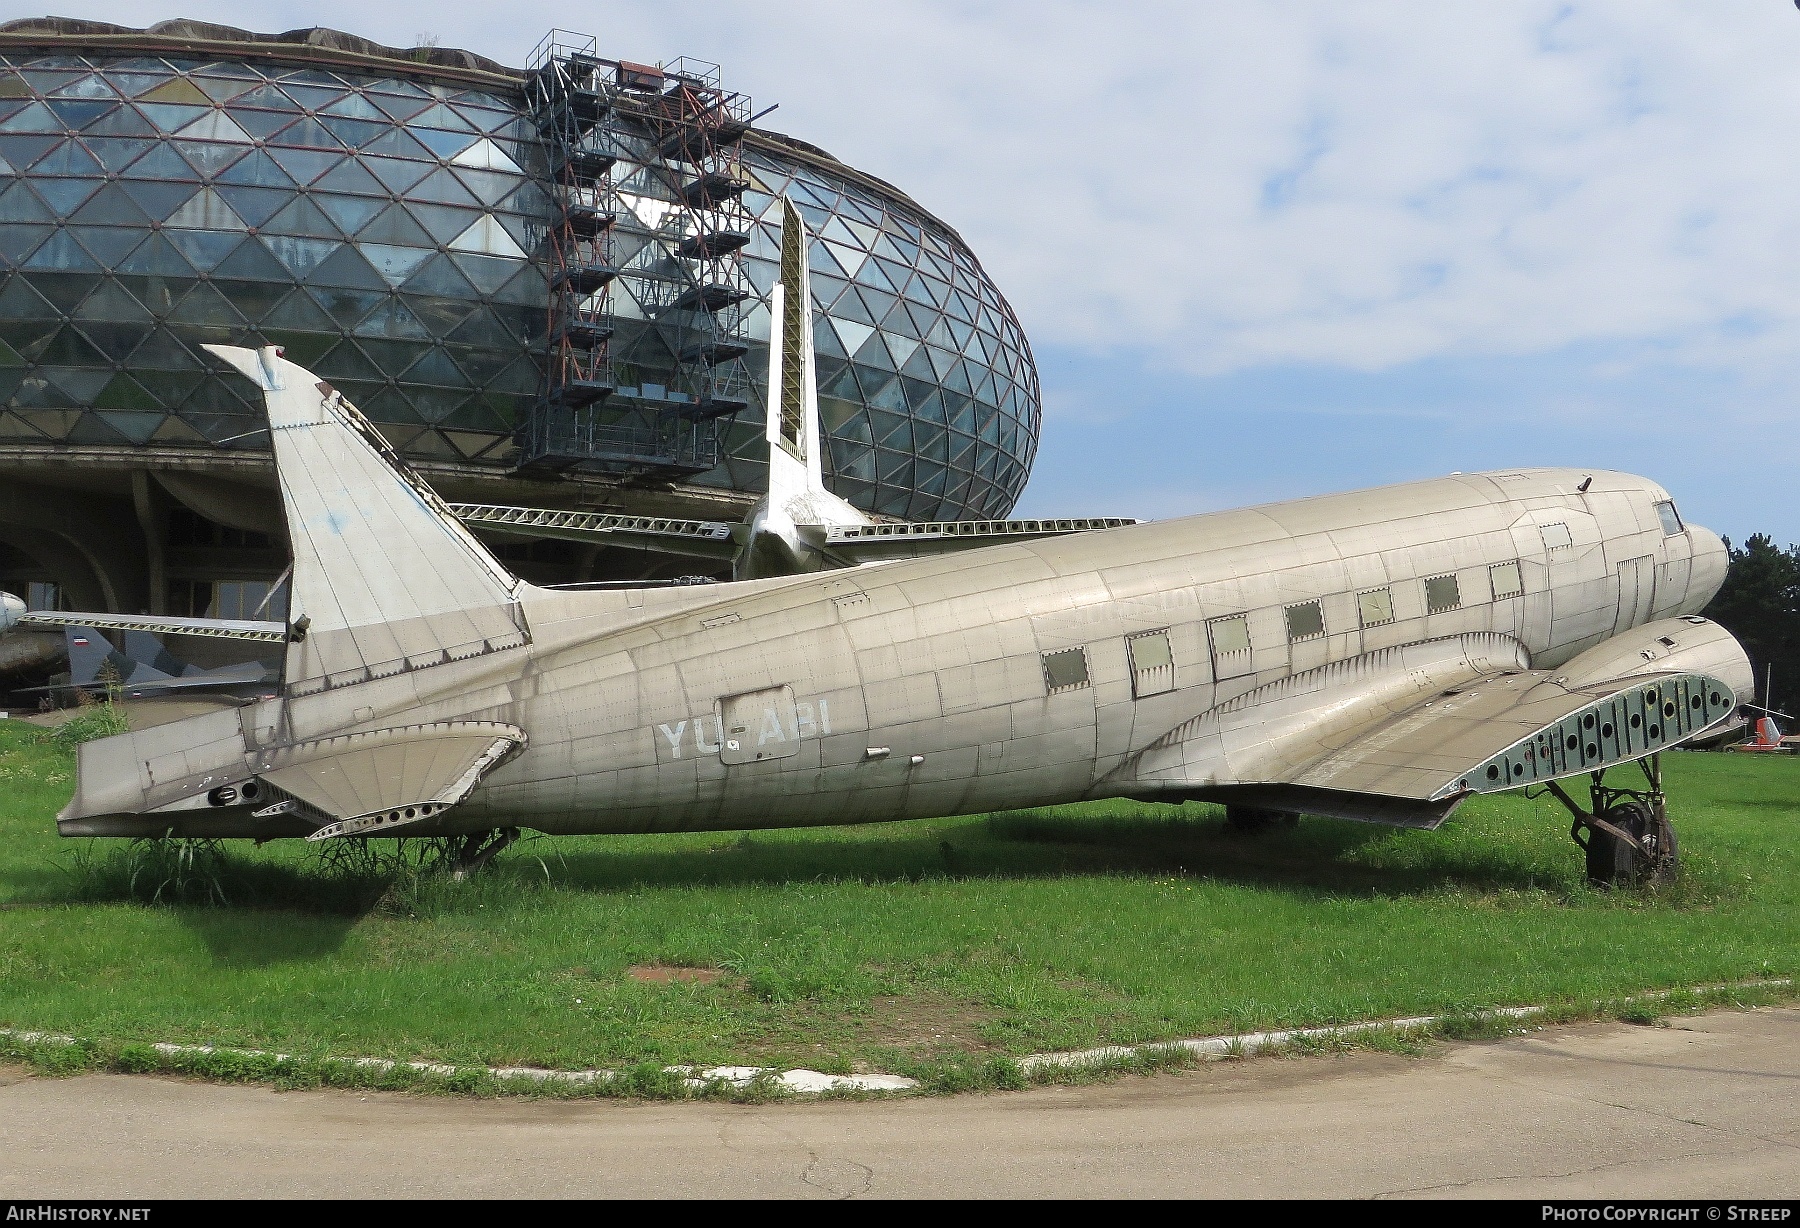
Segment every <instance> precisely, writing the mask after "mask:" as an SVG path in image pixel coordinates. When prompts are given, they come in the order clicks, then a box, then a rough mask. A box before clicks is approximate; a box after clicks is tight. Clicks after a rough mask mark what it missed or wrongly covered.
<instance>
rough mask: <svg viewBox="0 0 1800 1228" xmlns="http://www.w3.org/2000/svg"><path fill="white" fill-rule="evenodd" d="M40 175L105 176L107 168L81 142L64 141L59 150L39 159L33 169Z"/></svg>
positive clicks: (54, 150)
mask: <svg viewBox="0 0 1800 1228" xmlns="http://www.w3.org/2000/svg"><path fill="white" fill-rule="evenodd" d="M32 170H33V173H35V174H38V175H104V174H105V173H106V168H105V167H103V166H101V165H100V163H99V161H98V160H97V159H96V158H95V157H94V155H93V154H91V153H89V152H88V151H87V150H86V149H85V148H83V146H82V144H81V142H80V141H64V142H63V143H62V145H61V146H60V147H59V148H56V149H53V150H51V151H50V152H49V153H48V154H46V155H45V156H44V157H43V158H41V159H39V160H38V162H37V164H36V165H35V166H34V167H33V168H32Z"/></svg>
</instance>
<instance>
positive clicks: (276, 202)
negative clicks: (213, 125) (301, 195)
mask: <svg viewBox="0 0 1800 1228" xmlns="http://www.w3.org/2000/svg"><path fill="white" fill-rule="evenodd" d="M204 148H208V149H224V148H225V146H223V145H210V146H205V147H204ZM214 190H215V191H216V192H218V194H219V198H220V199H221V200H223V201H224V202H225V203H226V204H228V205H230V206H231V209H232V212H234V213H236V214H237V215H238V216H239V217H241V218H243V219H244V221H245V223H246V224H248V225H250V226H254V227H257V228H259V229H260V228H261V227H263V226H264V225H266V224H267V223H268V220H269V219H270V218H272V217H274V216H275V214H276V213H277V212H278V211H280V210H281V209H282V208H283V207H284V206H286V205H288V204H290V203H291V202H292V201H293V199H294V194H293V193H292V192H286V191H282V190H281V189H280V188H240V187H236V186H221V187H219V188H215V189H214Z"/></svg>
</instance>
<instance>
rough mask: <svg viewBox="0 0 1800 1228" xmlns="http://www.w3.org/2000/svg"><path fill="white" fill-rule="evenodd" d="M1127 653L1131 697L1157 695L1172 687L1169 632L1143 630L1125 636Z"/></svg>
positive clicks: (1173, 686) (1173, 676) (1172, 667)
mask: <svg viewBox="0 0 1800 1228" xmlns="http://www.w3.org/2000/svg"><path fill="white" fill-rule="evenodd" d="M1125 651H1126V652H1127V653H1129V654H1130V656H1131V697H1132V698H1133V699H1142V698H1144V697H1145V696H1146V695H1161V694H1163V693H1164V692H1165V691H1173V690H1174V689H1175V654H1174V652H1173V651H1172V650H1171V649H1170V648H1169V632H1168V630H1167V629H1166V628H1165V629H1164V630H1161V631H1145V632H1143V633H1142V634H1139V635H1129V636H1126V637H1125Z"/></svg>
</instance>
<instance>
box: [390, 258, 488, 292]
mask: <svg viewBox="0 0 1800 1228" xmlns="http://www.w3.org/2000/svg"><path fill="white" fill-rule="evenodd" d="M405 289H406V290H407V292H408V293H411V294H430V295H435V296H437V297H439V298H458V299H460V298H468V299H472V298H475V297H476V291H475V287H474V286H473V285H471V284H470V282H469V279H468V278H467V277H464V276H463V275H462V272H461V270H459V269H458V268H457V267H456V265H455V264H453V263H452V262H451V260H450V257H448V256H445V255H442V254H439V255H436V256H434V257H433V258H432V259H430V260H428V261H426V262H425V265H424V267H423V268H421V269H420V270H419V271H418V272H417V273H414V274H413V275H412V276H411V277H409V278H407V280H406V285H405Z"/></svg>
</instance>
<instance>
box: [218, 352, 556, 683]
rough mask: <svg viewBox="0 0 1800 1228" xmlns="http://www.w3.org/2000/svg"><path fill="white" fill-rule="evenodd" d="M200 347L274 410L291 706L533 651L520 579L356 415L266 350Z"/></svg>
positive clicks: (317, 382) (271, 414) (314, 381)
mask: <svg viewBox="0 0 1800 1228" xmlns="http://www.w3.org/2000/svg"><path fill="white" fill-rule="evenodd" d="M206 348H207V349H209V350H211V351H212V352H213V353H214V354H216V355H217V356H218V357H220V358H222V359H224V360H225V361H226V362H228V363H230V364H231V365H232V366H233V367H235V368H236V369H237V370H238V371H240V372H241V373H242V374H244V375H245V376H246V377H248V378H249V379H250V380H251V381H252V382H254V383H255V384H256V385H257V386H258V387H259V388H261V389H262V392H263V398H264V400H265V402H266V403H267V405H268V414H269V433H270V435H271V437H272V440H273V445H274V450H275V462H276V469H277V471H278V473H279V475H280V480H281V499H282V507H283V510H284V512H285V514H286V517H287V527H288V537H289V540H290V544H291V546H292V549H293V556H294V573H293V582H292V584H293V587H292V589H291V593H292V598H291V602H290V609H289V625H290V627H291V628H292V629H293V634H292V637H291V638H292V642H291V643H290V644H289V645H288V650H287V663H286V664H287V668H286V682H287V690H288V694H289V695H290V696H300V695H306V694H311V693H314V692H316V691H322V690H327V689H330V688H331V687H334V686H341V685H348V684H351V683H356V682H363V681H367V680H369V679H371V678H379V677H385V676H386V675H388V674H393V673H398V672H401V671H403V670H412V669H420V668H425V667H428V666H432V665H440V664H444V663H446V662H449V661H457V660H463V659H465V658H467V657H471V656H478V655H481V654H483V653H487V652H494V651H499V650H502V649H506V648H512V647H517V646H519V645H521V644H524V643H526V642H527V641H528V638H529V637H528V634H527V631H526V627H525V622H524V618H523V616H522V614H521V613H520V610H519V602H518V596H519V590H520V587H521V586H520V583H519V581H518V580H516V579H515V578H514V577H513V576H512V575H511V574H509V573H508V572H507V570H506V569H505V568H504V567H503V566H501V564H500V562H499V561H498V560H497V559H495V558H494V556H493V555H492V554H490V553H489V552H488V550H487V548H486V547H485V546H483V545H482V544H481V543H480V542H478V541H476V540H475V538H474V537H473V536H472V535H471V534H470V533H469V531H468V530H467V529H465V528H463V526H462V524H461V523H460V522H459V521H458V520H457V518H456V517H455V516H454V515H453V514H452V513H451V512H450V510H449V509H448V508H447V507H446V506H445V505H444V503H443V501H442V500H441V499H439V498H438V497H437V495H436V494H435V493H433V491H432V490H431V488H430V487H429V486H427V485H426V484H425V482H424V481H423V480H421V479H420V478H419V477H418V475H417V474H415V473H414V472H413V471H412V469H411V468H410V467H409V466H408V465H407V464H406V463H405V462H404V461H402V460H401V459H400V458H399V457H398V456H397V455H395V453H394V451H393V450H392V449H391V448H390V447H389V446H388V444H387V441H386V440H384V439H383V438H382V437H381V435H380V434H379V433H378V432H377V431H376V430H375V428H374V427H373V426H372V425H371V424H370V423H369V421H368V419H366V418H364V417H363V416H362V414H361V413H360V412H358V410H357V409H356V407H355V406H353V405H351V404H350V403H349V402H348V401H346V400H345V399H344V398H343V396H342V395H340V394H339V393H338V392H337V391H336V390H335V389H333V388H332V387H331V385H329V384H327V383H325V382H324V381H323V380H321V379H319V378H318V377H317V376H315V375H313V374H312V373H311V372H310V371H307V370H306V369H305V368H303V367H300V366H297V365H295V364H294V363H291V362H289V361H287V359H285V358H283V357H282V356H281V351H280V350H278V349H276V348H275V347H273V346H270V347H268V348H265V349H262V350H249V349H243V348H241V347H237V346H224V345H212V346H208V347H206Z"/></svg>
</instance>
